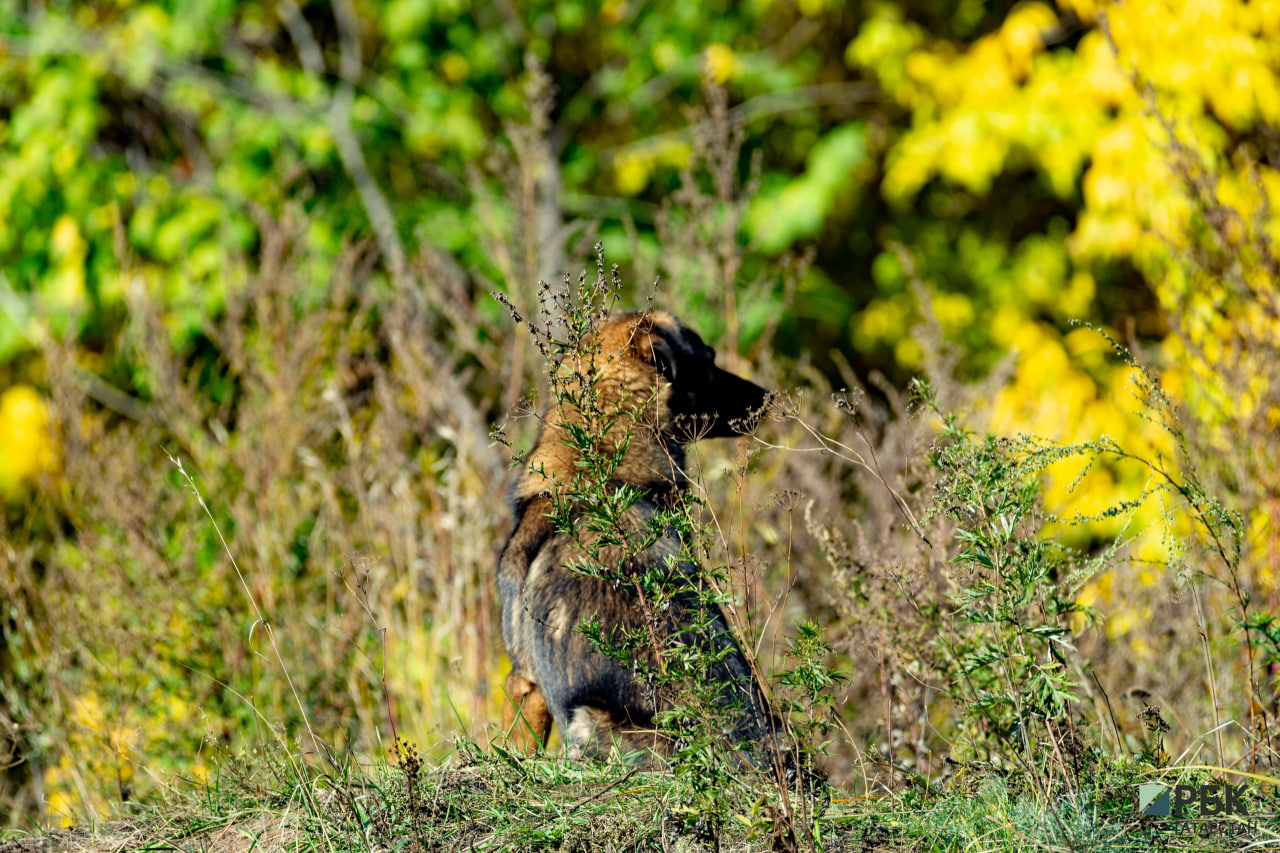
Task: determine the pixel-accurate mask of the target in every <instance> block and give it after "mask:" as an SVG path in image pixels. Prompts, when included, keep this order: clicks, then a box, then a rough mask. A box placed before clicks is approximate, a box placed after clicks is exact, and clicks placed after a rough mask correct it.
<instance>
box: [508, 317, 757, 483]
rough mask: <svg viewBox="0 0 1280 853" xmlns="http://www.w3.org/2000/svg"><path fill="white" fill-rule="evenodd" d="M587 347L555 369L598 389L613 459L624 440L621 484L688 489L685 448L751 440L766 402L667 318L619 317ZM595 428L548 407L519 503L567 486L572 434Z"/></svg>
mask: <svg viewBox="0 0 1280 853" xmlns="http://www.w3.org/2000/svg"><path fill="white" fill-rule="evenodd" d="M583 349H584V351H583V353H582V355H581V358H577V359H574V358H568V359H566V360H565V361H563V362H562V363H561V364H560V366H559V370H560V371H562V372H563V374H568V375H572V376H577V377H579V378H582V379H586V380H588V381H586V382H584V383H583V386H582V387H590V388H591V389H592V396H593V397H594V399H595V401H596V402H595V406H598V408H599V409H600V411H601V412H602V413H603V415H604V423H605V424H607V426H606V427H605V428H604V433H603V434H602V435H601V437H600V438H601V447H602V448H603V449H605V450H606V451H607V450H608V449H609V448H610V447H611V446H616V444H615V443H616V442H618V441H620V440H622V439H623V437H624V436H625V437H626V441H627V446H628V450H627V453H626V458H625V459H624V460H623V461H622V463H621V465H620V466H619V468H618V469H617V471H616V473H615V477H616V478H618V479H622V480H625V481H627V482H634V483H646V484H657V483H663V482H666V483H680V482H683V474H682V473H681V472H680V467H681V462H680V460H681V459H682V458H683V456H682V454H681V452H680V446H681V445H685V444H689V443H691V442H694V441H697V440H698V439H702V438H724V437H728V436H734V435H745V434H747V433H749V432H751V431H752V430H753V429H755V427H756V425H757V424H758V423H759V421H760V419H761V417H762V416H763V413H764V409H765V404H766V403H767V401H768V398H769V392H768V391H766V390H765V389H764V388H761V387H760V386H759V385H756V384H755V383H754V382H749V381H747V380H746V379H743V378H742V377H740V376H735V375H734V374H732V373H730V372H729V371H727V370H724V369H723V368H721V367H717V366H716V363H715V351H714V350H712V349H711V347H709V346H707V345H706V344H705V343H703V341H702V338H700V337H698V334H697V333H696V332H694V331H693V330H691V329H689V328H688V327H687V326H685V325H684V324H683V323H681V322H680V321H679V320H677V319H676V318H675V317H673V316H672V315H670V314H667V313H665V312H662V311H654V312H646V313H643V314H642V313H637V312H627V313H623V314H617V315H614V316H612V317H610V318H609V319H608V320H607V321H606V322H605V323H604V324H602V325H601V326H600V328H599V329H597V330H596V331H595V333H594V334H593V335H591V337H590V338H589V339H588V340H587V341H585V342H584V348H583ZM570 396H574V397H576V396H579V395H578V394H574V395H570ZM589 420H590V419H589V418H587V417H585V416H584V415H583V413H582V411H581V410H580V409H579V407H578V405H577V403H575V402H566V401H563V400H562V401H561V402H560V403H559V404H555V405H553V406H552V407H551V409H550V411H549V412H548V413H547V418H546V422H545V425H544V428H543V432H542V435H541V436H540V437H539V441H538V446H537V447H536V448H535V449H534V451H533V454H532V455H531V456H530V458H529V464H528V467H527V469H526V474H525V476H524V477H523V478H522V481H521V483H520V485H519V486H518V487H517V489H516V496H517V498H520V497H529V496H531V495H533V494H537V493H539V492H542V491H544V490H546V489H548V488H555V486H556V484H565V483H567V482H569V481H570V480H571V478H572V476H573V474H572V472H573V471H574V470H576V461H575V459H576V453H575V451H574V450H573V449H572V445H573V444H574V442H572V441H570V440H568V437H567V436H568V434H569V433H570V432H571V431H572V430H573V429H575V428H577V427H581V426H583V425H584V424H585V423H587V422H588V421H589Z"/></svg>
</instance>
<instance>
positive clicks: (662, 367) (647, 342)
mask: <svg viewBox="0 0 1280 853" xmlns="http://www.w3.org/2000/svg"><path fill="white" fill-rule="evenodd" d="M631 346H632V349H633V351H634V352H635V354H636V356H637V357H638V358H639V359H640V360H641V361H643V362H644V363H645V364H649V365H652V366H653V369H654V370H656V371H657V372H658V375H660V376H661V377H662V378H663V379H666V380H667V381H668V382H675V380H676V363H677V362H678V361H679V359H678V358H677V356H676V352H675V349H674V348H673V347H672V346H671V341H670V340H668V339H667V335H666V334H665V329H664V328H663V326H662V325H661V324H659V323H655V322H654V321H653V317H652V316H650V315H649V314H642V315H640V317H639V319H637V320H636V325H635V329H634V331H633V334H632V338H631Z"/></svg>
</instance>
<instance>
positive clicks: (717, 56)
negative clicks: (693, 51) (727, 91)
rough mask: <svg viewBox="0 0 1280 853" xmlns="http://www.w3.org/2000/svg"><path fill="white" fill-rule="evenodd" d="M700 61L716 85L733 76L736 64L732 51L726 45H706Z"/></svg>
mask: <svg viewBox="0 0 1280 853" xmlns="http://www.w3.org/2000/svg"><path fill="white" fill-rule="evenodd" d="M702 61H703V63H704V65H705V67H706V69H707V73H708V74H710V75H711V79H712V80H715V82H716V83H717V84H723V83H725V82H726V81H727V80H728V79H729V78H730V77H732V76H733V72H734V68H735V66H736V63H737V60H736V58H735V57H734V55H733V50H732V49H731V48H730V47H729V46H728V45H726V44H710V45H707V49H706V51H704V52H703V55H702Z"/></svg>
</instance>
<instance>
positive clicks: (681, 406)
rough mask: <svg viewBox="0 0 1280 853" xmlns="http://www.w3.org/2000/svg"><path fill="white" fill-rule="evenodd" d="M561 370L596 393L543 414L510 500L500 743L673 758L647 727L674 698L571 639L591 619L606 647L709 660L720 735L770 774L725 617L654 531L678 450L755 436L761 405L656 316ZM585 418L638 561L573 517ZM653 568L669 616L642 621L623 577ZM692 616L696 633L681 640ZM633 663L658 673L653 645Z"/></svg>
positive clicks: (765, 725)
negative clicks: (623, 502) (676, 649)
mask: <svg viewBox="0 0 1280 853" xmlns="http://www.w3.org/2000/svg"><path fill="white" fill-rule="evenodd" d="M571 362H572V363H571ZM559 370H560V371H562V373H561V374H560V375H561V376H563V375H565V373H564V372H566V371H567V372H569V373H573V372H575V371H576V372H577V374H578V376H577V378H578V380H580V381H579V383H578V387H580V388H583V389H588V388H589V389H591V391H590V393H589V394H586V393H584V394H581V395H578V396H575V395H573V394H569V395H565V396H566V397H570V398H572V399H571V400H570V401H566V400H565V397H562V398H561V402H560V403H559V404H554V405H552V406H551V407H550V408H549V409H548V410H547V412H546V414H545V416H544V418H543V420H542V428H541V431H540V433H539V436H538V441H537V444H536V445H535V447H534V448H533V450H532V452H531V453H530V454H529V456H528V458H527V461H526V464H525V466H524V469H523V471H522V473H521V475H520V477H519V480H518V482H517V483H516V485H515V488H514V492H513V496H512V497H513V503H514V510H515V527H514V529H513V531H512V533H511V537H510V538H509V539H508V540H507V543H506V546H505V547H504V548H503V551H502V556H501V558H500V559H499V562H498V579H497V585H498V592H499V595H500V596H501V599H502V635H503V641H504V643H505V645H506V650H507V654H508V656H509V657H510V659H511V665H512V668H511V673H510V675H509V676H508V677H507V681H506V690H507V699H508V703H507V705H506V706H505V710H504V714H503V729H504V731H505V732H506V733H507V736H508V737H509V738H510V739H511V741H512V742H513V743H514V744H516V746H517V747H518V748H519V749H521V750H522V751H524V752H526V753H528V752H533V751H536V750H537V749H539V748H541V747H542V746H544V745H545V744H546V741H547V736H548V735H549V733H550V731H551V727H552V724H553V723H554V724H555V725H557V726H559V727H560V731H561V735H562V737H563V739H564V741H565V744H566V746H567V750H568V754H569V755H570V756H572V757H589V756H597V755H601V754H602V753H605V752H607V751H608V750H609V749H610V747H616V748H618V749H619V750H620V751H622V752H623V753H632V752H637V751H641V750H649V751H651V752H652V753H655V754H656V755H658V756H669V755H670V754H671V752H672V751H673V750H674V748H675V744H674V743H672V742H670V740H669V739H666V738H663V737H660V736H659V734H658V731H657V728H656V726H655V724H654V716H655V714H657V713H658V712H659V711H661V710H664V709H665V708H667V707H670V703H669V700H668V699H667V698H665V697H663V696H662V695H659V692H658V691H656V690H655V689H653V688H652V687H651V685H650V684H647V683H642V680H641V679H640V678H639V677H638V676H637V673H636V671H635V670H634V669H631V668H628V667H627V666H626V665H624V663H621V662H619V660H616V659H615V658H614V657H611V656H608V655H605V654H602V653H600V652H599V651H598V650H597V648H596V647H595V646H594V645H593V642H592V640H591V639H590V638H588V637H587V636H584V634H583V633H582V631H580V630H577V629H578V628H579V627H580V626H582V625H583V624H584V623H588V622H592V621H595V623H596V624H597V625H598V626H599V628H600V629H601V633H602V635H603V636H605V637H608V636H610V634H611V632H613V631H618V630H621V631H627V632H632V635H633V636H635V632H644V631H646V630H647V631H649V632H650V633H651V635H652V636H653V637H654V640H655V642H667V641H670V640H671V639H672V638H674V637H679V638H680V639H679V641H681V642H685V643H692V644H696V645H697V646H698V647H699V648H701V649H702V650H703V651H705V652H709V653H710V657H711V658H712V659H714V660H715V661H716V662H715V663H714V664H712V666H711V668H710V672H709V680H710V681H711V683H712V684H713V685H715V686H716V687H717V688H718V694H717V697H716V700H715V701H716V703H717V704H718V705H719V706H720V707H721V709H723V710H724V711H725V715H724V716H725V718H726V719H728V720H730V722H729V723H728V724H727V726H726V727H725V728H724V729H723V731H722V735H723V736H724V737H725V739H726V740H727V741H728V742H729V743H732V744H744V745H746V746H745V748H746V750H747V751H748V753H749V754H747V755H746V756H745V757H746V758H747V759H748V760H749V761H750V763H752V764H754V765H756V766H760V767H767V766H771V765H772V766H777V765H778V760H779V759H778V756H779V755H780V754H781V753H780V752H779V748H778V744H779V743H780V738H781V736H782V725H781V722H780V721H779V719H778V718H777V717H776V716H775V715H773V713H772V712H771V711H770V710H769V707H768V703H767V701H766V700H765V697H764V695H763V693H762V691H761V689H760V687H759V684H758V683H757V681H756V678H755V676H754V674H753V672H752V669H751V665H750V664H749V663H748V661H747V658H746V657H745V655H743V653H742V651H741V647H740V646H739V645H738V643H737V641H736V640H735V639H734V636H733V633H732V632H731V630H730V628H729V624H728V622H727V621H726V619H725V617H724V613H723V612H722V611H721V609H720V608H719V606H718V605H715V604H712V605H710V610H709V611H708V606H707V605H706V604H705V603H704V599H703V598H700V597H699V596H698V592H697V589H696V587H697V584H698V571H697V567H696V566H694V565H692V564H689V563H687V562H685V563H681V562H679V555H680V553H681V545H682V542H681V540H680V537H679V535H678V534H677V533H676V532H674V531H673V530H671V529H670V528H669V527H666V528H663V527H661V525H660V523H659V524H655V523H654V519H655V516H656V515H657V514H658V513H661V512H663V511H664V510H667V509H670V508H673V507H674V506H676V505H678V503H679V501H680V500H681V498H682V496H683V494H684V492H685V489H686V486H687V479H686V475H685V472H684V458H685V456H684V447H685V445H686V444H688V443H690V442H692V441H694V440H697V439H701V438H720V437H730V436H736V435H743V434H746V433H748V432H750V431H751V429H752V428H753V427H754V426H755V424H756V423H757V422H758V421H759V420H760V418H761V416H762V413H763V410H764V409H765V406H766V402H767V400H768V398H769V393H768V392H767V391H766V390H765V389H764V388H762V387H760V386H759V385H756V384H755V383H753V382H750V381H748V380H746V379H743V378H741V377H739V376H736V375H734V374H732V373H729V372H728V371H726V370H723V369H722V368H720V367H718V366H716V364H715V353H714V351H713V350H712V349H711V347H709V346H707V345H706V344H705V343H703V341H702V339H701V338H700V337H699V336H698V335H697V334H696V333H695V332H693V331H692V330H690V329H689V328H688V327H686V326H685V325H683V324H682V323H681V322H680V321H679V320H677V319H676V318H675V317H673V316H672V315H670V314H667V313H663V312H647V313H634V312H628V313H625V314H621V315H614V316H612V317H610V318H608V319H606V320H604V321H602V323H601V324H600V325H598V327H597V328H596V329H595V331H594V332H593V333H592V334H591V335H590V337H589V339H588V340H587V341H586V343H585V344H584V346H583V353H579V354H577V356H576V357H573V358H567V359H565V360H563V361H562V363H561V365H560V367H559ZM588 397H589V398H590V399H589V401H587V398H588ZM588 405H590V407H591V411H593V412H594V413H595V415H596V422H597V423H599V424H604V425H605V426H603V427H601V428H600V430H601V433H602V434H601V435H599V437H598V442H597V443H598V450H599V451H600V453H601V454H602V456H601V457H600V458H605V459H609V460H612V461H611V462H610V465H611V466H613V470H612V472H611V475H610V476H609V480H608V484H607V489H608V490H609V491H610V492H613V491H614V490H617V489H620V488H622V487H629V488H631V489H634V490H636V491H637V492H638V494H639V497H638V498H637V499H635V502H634V503H632V504H631V505H630V506H628V507H627V508H626V509H625V511H624V512H623V513H622V525H623V526H624V527H625V529H626V530H629V531H632V532H633V533H634V534H635V537H636V538H637V539H640V540H643V541H642V542H641V544H643V545H644V547H643V549H642V550H640V551H639V552H638V553H630V554H628V552H627V550H626V547H625V545H622V544H618V542H617V539H616V537H615V539H611V540H609V541H607V542H606V541H604V540H600V539H593V537H599V536H600V535H602V534H600V533H598V532H592V531H591V530H590V529H584V528H589V527H590V525H584V524H581V523H579V519H580V518H581V516H582V511H581V508H580V507H579V508H576V509H575V507H574V506H573V504H572V501H571V500H570V499H569V498H567V497H566V495H567V494H568V493H569V492H571V491H572V489H573V488H574V483H575V482H576V481H575V479H574V478H575V477H577V476H581V475H580V473H579V472H581V470H582V466H581V462H582V455H583V454H582V450H581V447H582V446H583V444H582V442H583V438H582V429H581V428H582V427H583V425H584V423H585V422H586V421H588V420H590V418H588V417H587V416H586V415H584V413H583V410H584V407H585V406H588ZM575 427H579V428H580V429H579V430H578V431H577V433H575V432H574V428H575ZM624 538H625V533H624ZM593 543H594V544H593ZM634 550H635V549H634V548H633V549H632V551H633V552H634ZM589 553H591V558H590V560H589V561H590V562H594V563H595V564H597V565H601V566H605V567H606V568H608V569H615V570H617V571H616V572H614V573H613V574H614V576H613V577H612V578H610V577H607V576H601V577H597V576H591V575H589V574H584V573H582V572H581V571H575V570H574V568H573V567H575V566H576V567H578V568H579V569H581V567H582V565H583V564H584V561H587V560H588V554H589ZM624 562H625V563H627V565H621V564H623V563H624ZM640 564H643V565H640ZM655 565H656V566H667V567H668V569H669V572H670V575H671V578H670V580H671V582H672V583H674V584H675V585H676V587H677V592H676V593H675V594H674V596H673V598H672V599H671V605H670V606H668V607H667V608H665V612H663V613H662V614H657V615H655V614H652V613H650V614H648V615H646V610H645V604H644V603H643V601H642V597H641V596H642V594H641V593H640V592H638V591H637V589H636V587H635V585H634V584H629V583H627V582H626V580H625V577H626V576H628V575H632V576H634V574H635V572H636V571H637V570H638V569H640V568H643V567H649V568H652V567H654V566H655ZM606 574H608V573H607V572H606ZM708 612H709V614H710V615H709V616H708V615H707V614H708ZM694 614H699V615H700V620H699V621H698V622H697V625H698V627H695V628H691V627H690V626H691V625H693V624H695V616H694ZM640 635H641V636H644V634H643V633H641V634H640ZM691 635H692V636H691ZM642 658H643V660H644V662H645V663H646V664H647V665H648V666H647V668H648V669H649V670H650V671H652V670H654V669H655V668H657V667H659V666H661V662H660V661H659V660H658V655H657V654H656V652H655V651H654V649H653V648H652V647H651V648H650V649H649V651H648V652H647V653H642ZM633 660H634V659H633Z"/></svg>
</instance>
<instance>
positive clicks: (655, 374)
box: [593, 311, 769, 444]
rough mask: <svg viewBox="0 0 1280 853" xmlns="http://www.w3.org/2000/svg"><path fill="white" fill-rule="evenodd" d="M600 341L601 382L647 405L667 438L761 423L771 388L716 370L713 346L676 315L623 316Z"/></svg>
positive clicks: (682, 439)
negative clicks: (707, 343) (768, 389)
mask: <svg viewBox="0 0 1280 853" xmlns="http://www.w3.org/2000/svg"><path fill="white" fill-rule="evenodd" d="M597 341H598V343H599V353H598V354H597V356H596V358H595V359H593V361H594V362H595V364H596V370H597V371H598V373H599V379H600V380H601V381H602V382H603V383H606V384H607V385H608V386H611V387H612V388H615V389H616V390H617V392H619V393H620V394H623V395H626V399H628V400H631V401H635V403H636V405H637V409H639V408H640V405H641V404H643V419H644V420H645V421H646V422H648V424H649V425H650V426H652V427H653V428H655V429H656V430H658V432H659V433H661V434H662V435H663V436H664V437H665V438H668V439H674V440H675V441H676V442H677V443H679V444H688V443H690V442H692V441H696V440H698V439H700V438H725V437H728V436H734V435H745V434H746V433H749V432H751V431H752V430H753V429H755V427H756V425H757V424H758V423H759V421H760V418H761V416H762V414H763V412H764V408H765V403H766V401H767V400H768V398H769V392H768V391H766V390H765V389H764V388H761V387H760V386H759V385H756V384H755V383H754V382H750V381H748V380H746V379H743V378H742V377H740V376H737V375H735V374H733V373H730V372H729V371H727V370H725V369H724V368H721V367H718V366H717V365H716V363H715V362H716V354H715V350H713V349H711V347H709V346H707V345H706V344H705V343H703V341H702V338H700V337H699V336H698V333H697V332H695V331H693V330H692V329H690V328H689V327H687V326H685V325H684V324H683V323H681V322H680V321H679V320H678V319H676V318H675V317H674V316H672V315H671V314H667V313H666V312H662V311H654V312H647V313H643V314H640V313H631V312H628V313H626V314H621V315H618V316H616V317H613V318H611V319H610V320H609V321H608V322H607V323H606V324H605V325H604V326H603V327H602V328H601V329H600V331H599V332H598V333H597ZM601 356H603V360H601ZM637 413H638V414H639V413H640V412H639V411H637Z"/></svg>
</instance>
